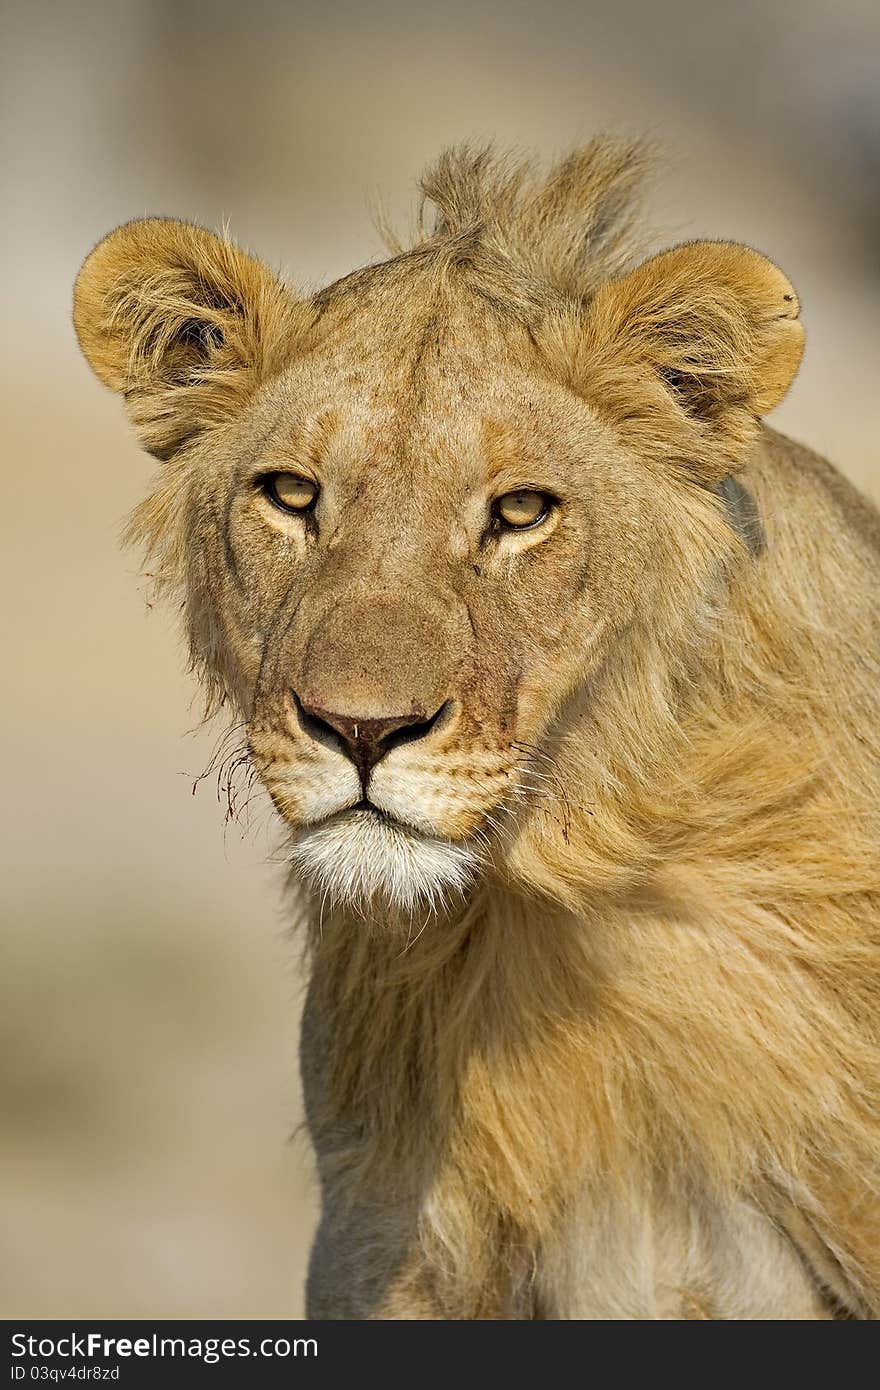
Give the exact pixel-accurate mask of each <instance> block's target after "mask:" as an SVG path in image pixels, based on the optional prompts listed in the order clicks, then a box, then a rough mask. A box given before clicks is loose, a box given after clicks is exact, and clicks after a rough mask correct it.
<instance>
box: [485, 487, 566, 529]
mask: <svg viewBox="0 0 880 1390" xmlns="http://www.w3.org/2000/svg"><path fill="white" fill-rule="evenodd" d="M552 505H553V498H552V497H550V496H549V495H548V494H547V493H546V492H536V491H534V490H533V489H532V488H525V489H523V491H522V492H505V494H504V496H503V497H499V498H498V499H497V500H496V502H495V504H494V505H493V507H492V515H493V516H494V518H495V520H496V521H498V522H500V523H501V525H502V526H509V527H511V528H512V529H513V530H515V531H523V530H525V529H526V527H528V526H537V524H538V522H539V521H543V520H544V518H545V516H546V515H547V513H548V512H549V510H550V508H551V507H552Z"/></svg>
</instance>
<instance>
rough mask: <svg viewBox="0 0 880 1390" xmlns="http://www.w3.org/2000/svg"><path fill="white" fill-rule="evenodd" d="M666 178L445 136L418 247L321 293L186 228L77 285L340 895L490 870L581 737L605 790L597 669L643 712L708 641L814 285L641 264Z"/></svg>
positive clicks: (153, 504) (93, 265)
mask: <svg viewBox="0 0 880 1390" xmlns="http://www.w3.org/2000/svg"><path fill="white" fill-rule="evenodd" d="M638 166H639V156H638V154H637V152H636V151H634V150H632V149H629V148H625V147H622V146H619V145H616V144H613V143H609V142H601V141H600V142H595V143H594V144H593V145H591V146H590V147H588V148H587V149H586V150H584V151H581V152H579V153H577V154H575V155H573V156H571V157H570V158H569V159H568V160H566V161H564V162H563V163H562V164H561V165H560V166H558V167H557V168H556V169H554V170H553V171H552V172H551V173H550V175H549V176H548V177H547V178H545V179H542V180H539V179H534V178H532V177H531V176H530V175H529V172H528V170H527V169H526V168H525V166H522V167H513V166H510V165H509V164H505V163H504V162H503V161H499V160H497V159H494V158H493V157H491V156H488V155H486V154H485V153H482V154H476V155H474V154H471V153H469V152H468V151H466V150H465V151H458V152H454V153H452V154H449V155H446V156H444V158H443V159H442V160H441V161H440V163H439V164H438V166H437V167H436V168H435V170H434V171H433V172H432V173H431V175H430V176H429V177H428V179H427V180H426V182H425V191H426V193H427V195H428V197H429V198H430V199H431V200H432V201H433V202H434V203H435V204H436V205H437V207H438V209H439V213H438V216H437V220H436V224H435V225H434V226H433V227H432V228H431V229H429V230H426V231H425V233H424V235H423V236H422V237H421V239H419V240H418V241H417V244H416V245H415V246H414V247H412V248H410V249H408V250H400V249H398V251H397V253H396V254H394V255H393V256H392V257H391V259H389V260H387V261H385V262H383V263H381V264H378V265H374V266H371V267H368V268H367V269H365V270H361V271H359V272H357V273H355V274H353V275H351V276H349V277H347V278H345V279H343V280H341V281H339V282H338V283H336V284H334V285H332V286H330V287H329V288H328V289H325V290H323V291H321V292H320V293H318V294H316V295H314V296H313V297H311V298H308V299H297V298H296V297H295V296H294V295H293V294H292V293H291V292H290V291H289V290H288V289H286V288H285V287H284V285H283V284H282V283H281V282H280V281H279V280H278V279H277V278H276V277H275V276H274V275H273V274H272V272H271V271H270V270H269V269H268V268H267V267H266V266H264V265H263V264H261V263H260V262H258V261H256V260H254V259H252V258H251V257H249V256H248V255H246V254H244V253H243V252H241V251H240V250H238V249H237V248H235V247H234V246H233V245H232V244H231V243H230V242H229V241H228V240H226V239H224V238H220V237H217V236H214V235H212V234H211V233H210V232H207V231H204V230H202V229H200V228H198V227H194V226H191V225H189V224H187V223H183V222H176V221H169V220H162V219H149V220H146V221H139V222H133V223H130V224H128V225H126V226H123V227H120V228H119V229H117V230H116V231H115V232H112V233H111V234H110V235H109V236H108V237H107V238H106V239H105V240H104V241H102V242H101V243H100V244H99V245H98V246H97V248H96V249H95V250H94V251H93V252H92V253H91V255H90V256H89V257H88V259H87V260H86V262H85V265H84V266H83V269H82V271H81V273H80V276H79V279H78V282H77V287H76V296H75V324H76V329H77V333H78V335H79V339H80V343H81V344H82V347H83V350H84V352H85V354H86V356H87V358H88V359H89V361H90V363H91V365H92V367H93V368H94V370H95V372H96V373H97V375H98V376H99V377H100V378H101V380H102V381H104V382H105V383H106V384H107V385H109V386H111V387H112V388H114V389H115V390H117V391H119V392H121V393H122V394H123V395H124V396H125V399H126V402H127V404H128V407H129V411H130V413H131V416H132V418H133V421H134V423H135V426H136V428H137V430H138V432H139V435H140V437H141V440H142V442H143V444H144V447H145V448H146V449H147V450H148V451H149V452H151V453H153V454H154V455H156V456H157V457H158V458H159V459H161V460H162V468H161V473H160V476H159V478H158V480H157V483H156V486H155V489H154V490H153V492H152V493H151V495H150V496H149V498H148V499H147V501H146V502H145V503H144V504H143V506H142V507H141V509H140V510H139V513H138V514H137V517H136V519H135V528H134V529H135V532H136V534H137V535H138V536H139V537H141V538H144V539H145V540H146V541H147V543H148V545H149V547H150V548H151V550H152V551H153V552H154V554H155V555H156V556H157V557H158V562H159V566H160V569H161V572H162V574H163V576H164V577H165V579H166V580H168V581H170V582H171V583H173V584H174V585H175V586H177V587H179V589H180V590H181V591H182V593H183V595H184V596H185V605H186V613H187V617H188V625H189V632H190V640H191V644H192V650H193V654H194V657H195V659H196V661H197V663H198V665H199V667H200V668H201V669H202V671H203V672H204V673H205V675H206V678H207V680H208V681H209V683H210V685H211V686H212V688H213V689H214V691H215V693H217V694H219V695H221V696H223V697H225V698H226V699H228V700H230V701H232V702H233V704H234V706H235V708H236V709H237V711H239V712H240V715H241V717H242V718H243V719H244V720H245V722H246V724H247V729H248V738H249V746H250V751H251V756H252V758H253V761H254V763H255V765H256V767H257V769H258V771H259V773H260V775H261V777H262V779H263V781H264V782H265V785H266V787H267V788H268V790H269V792H270V793H271V796H272V798H273V800H274V802H275V805H276V807H277V808H278V810H279V811H280V813H281V815H282V816H283V817H284V819H285V820H286V821H287V823H288V825H289V826H290V828H291V830H292V832H293V838H294V843H295V849H294V855H295V861H296V864H297V866H298V868H299V870H300V871H301V873H302V874H303V875H304V876H305V877H306V878H307V879H310V880H311V881H312V882H314V883H315V884H316V885H318V886H319V887H320V888H321V889H323V890H327V891H329V893H330V895H331V896H333V897H336V898H338V899H341V900H344V901H349V902H358V903H361V904H364V903H369V902H371V901H375V900H379V901H382V902H384V903H385V904H390V905H396V906H397V907H398V908H400V909H403V910H404V911H409V910H411V909H412V908H414V907H415V906H417V905H418V904H421V903H429V902H431V901H439V900H441V899H442V898H443V897H444V896H445V895H447V894H448V893H449V891H450V890H458V889H462V888H464V887H466V885H467V884H468V883H469V881H470V880H471V878H472V877H473V875H475V874H478V873H479V872H481V869H482V866H484V865H485V864H486V863H487V862H488V861H489V860H491V859H492V858H493V856H494V857H495V858H496V859H497V858H498V856H499V855H501V856H502V857H504V855H505V854H507V855H508V856H510V855H511V854H512V853H513V850H512V847H513V846H514V845H515V842H516V838H517V835H518V834H519V833H520V832H521V830H522V827H523V826H524V825H525V824H526V823H527V822H528V819H529V816H530V814H532V812H533V809H534V807H535V805H536V804H538V803H540V802H541V801H542V799H545V798H546V795H547V792H548V788H552V786H553V782H554V778H556V777H557V776H558V775H559V774H558V770H557V765H556V761H555V760H554V757H553V756H552V753H551V751H550V750H551V749H552V747H553V741H554V739H556V740H559V739H565V738H568V739H569V740H571V739H572V738H573V737H575V733H573V732H572V731H573V730H574V731H575V732H576V731H577V730H578V729H579V730H580V734H579V735H578V736H579V737H580V739H581V743H582V744H583V743H584V741H585V740H586V741H587V742H588V744H589V746H588V747H582V749H581V757H582V770H583V768H584V767H585V766H586V764H585V763H584V762H583V760H584V759H586V758H589V757H593V759H594V775H596V776H598V775H600V770H601V769H604V771H602V772H601V775H603V776H606V777H607V776H608V775H610V774H609V771H608V769H609V767H610V762H609V760H608V758H606V757H605V754H606V751H607V750H606V749H605V748H604V747H603V741H607V738H608V737H610V734H607V733H606V731H604V730H603V728H602V724H601V719H598V718H597V717H596V712H595V711H596V708H597V706H596V705H595V699H597V698H598V695H597V692H598V691H599V689H600V687H601V684H602V682H603V680H605V681H607V680H611V681H616V682H617V684H618V686H620V687H621V688H622V687H623V686H625V685H626V684H627V683H629V685H630V686H631V687H632V688H636V687H638V689H639V698H640V701H641V704H638V702H634V705H633V708H634V709H636V708H640V709H642V710H643V713H642V715H641V716H639V717H640V718H647V714H646V713H644V711H647V710H649V709H652V708H653V707H654V706H655V705H658V706H659V705H660V704H662V701H663V699H664V692H663V691H662V690H659V689H658V690H652V689H651V685H652V680H653V677H652V674H651V671H652V669H653V668H651V667H650V664H646V663H645V661H644V660H641V659H636V657H635V656H634V652H635V651H636V650H637V649H636V646H635V645H634V643H633V641H632V633H633V632H634V631H636V630H638V632H639V633H640V634H641V638H640V646H639V647H638V650H639V651H644V650H647V648H649V647H651V645H652V644H653V647H654V648H655V649H656V651H657V652H664V651H667V650H669V651H672V650H675V651H677V652H679V653H685V652H686V651H687V650H688V649H689V643H690V642H691V641H692V639H693V634H694V633H695V632H697V631H698V630H699V627H700V622H701V619H702V617H703V616H704V615H705V613H706V612H707V611H708V607H709V606H711V599H712V595H713V593H714V592H715V590H716V589H717V588H718V586H719V584H720V583H722V581H723V577H724V574H725V573H726V571H727V570H728V569H729V567H730V566H731V565H732V564H735V563H737V561H738V557H739V556H740V555H741V554H743V553H744V552H745V549H746V546H745V544H744V539H745V537H744V529H743V528H741V527H737V525H736V520H735V515H734V512H735V508H734V509H733V510H732V509H731V505H730V498H729V495H728V493H727V492H726V491H725V488H726V487H727V483H726V481H725V480H728V479H729V478H730V476H731V475H733V474H734V473H735V472H736V470H737V469H738V468H739V467H740V465H741V464H742V462H743V460H744V459H745V457H746V455H747V452H748V448H749V445H750V442H751V440H752V438H753V436H754V432H755V430H756V427H757V420H758V418H759V417H760V416H761V415H762V414H763V412H765V411H766V410H768V409H769V408H770V407H771V406H773V405H774V404H775V403H776V402H777V401H778V400H779V399H780V398H781V397H782V395H783V394H784V392H785V390H786V389H787V387H788V385H789V382H790V381H791V378H792V376H793V374H794V371H795V369H796V367H797V364H798V360H799V357H800V352H801V344H802V330H801V328H800V326H799V324H798V323H797V321H796V320H797V314H798V304H797V299H796V297H795V294H794V291H793V290H792V288H791V286H790V285H789V283H788V281H787V280H786V279H785V277H784V276H783V275H782V274H781V273H780V272H779V271H778V270H777V269H776V268H775V267H774V266H773V265H772V264H771V263H770V262H769V261H767V260H766V259H765V258H764V257H763V256H761V255H758V254H757V253H756V252H754V251H751V250H749V249H747V248H745V247H742V246H736V245H731V244H727V243H705V242H704V243H699V242H698V243H693V244H689V245H684V246H680V247H677V248H676V249H674V250H671V251H667V252H665V253H663V254H661V255H659V256H657V257H655V258H653V259H651V260H647V261H645V262H643V263H642V264H640V265H638V266H636V268H635V269H630V270H628V271H626V270H624V248H625V233H626V231H627V227H628V222H629V198H628V194H629V190H630V187H631V185H632V184H633V182H634V179H635V175H636V173H637V172H638ZM694 640H695V639H694ZM684 659H685V658H684V657H682V660H684ZM609 673H611V674H609ZM658 717H660V716H659V715H658ZM578 721H580V722H578ZM636 722H638V721H636ZM638 735H639V730H638V729H635V730H634V731H633V740H632V746H631V747H630V748H629V749H628V750H627V756H628V757H631V756H637V753H636V752H634V751H633V750H634V749H636V746H637V742H638ZM574 795H579V796H580V797H581V798H583V797H584V796H585V795H586V792H585V790H584V788H583V787H581V788H580V789H579V790H578V791H577V792H576V793H575V792H572V789H571V788H568V789H567V791H566V792H565V793H564V797H567V798H568V803H567V804H569V805H570V804H571V799H572V797H573V796H574ZM560 796H563V793H562V792H560ZM564 797H563V802H561V803H560V804H563V803H564Z"/></svg>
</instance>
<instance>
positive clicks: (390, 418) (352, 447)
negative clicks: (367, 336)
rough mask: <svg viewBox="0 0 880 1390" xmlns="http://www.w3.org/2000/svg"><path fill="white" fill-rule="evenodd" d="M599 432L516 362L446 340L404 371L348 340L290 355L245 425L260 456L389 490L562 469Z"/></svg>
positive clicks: (583, 411)
mask: <svg viewBox="0 0 880 1390" xmlns="http://www.w3.org/2000/svg"><path fill="white" fill-rule="evenodd" d="M607 433H608V431H607V428H606V427H605V426H603V425H602V423H601V421H600V420H599V419H598V418H597V417H595V416H594V415H593V413H592V412H591V411H590V410H589V408H588V407H587V406H586V405H585V404H584V403H583V402H581V401H575V400H574V398H572V397H571V396H569V394H568V393H567V392H565V391H564V390H563V389H561V388H559V387H558V386H557V385H556V384H555V383H550V382H546V381H544V380H542V379H541V378H540V377H539V376H537V375H536V374H535V373H533V372H532V371H530V370H528V369H527V368H525V367H524V366H521V365H518V364H512V363H508V362H506V361H502V362H499V363H491V362H487V361H486V360H485V359H484V360H483V361H482V362H480V363H479V365H478V364H477V363H476V362H473V361H470V360H468V359H461V358H460V357H459V356H458V355H457V353H456V352H455V351H454V350H452V349H449V350H448V351H447V352H446V353H444V354H442V355H441V360H440V361H439V362H437V363H433V364H432V365H430V366H429V367H426V368H425V369H424V371H423V372H422V373H421V375H420V376H419V377H418V379H416V374H415V373H414V371H413V370H412V365H411V364H409V365H407V364H406V363H405V362H404V363H403V364H401V361H400V358H399V355H395V354H394V353H392V352H389V353H388V354H387V355H382V356H380V357H376V356H374V357H373V358H372V359H371V360H365V356H364V353H363V352H362V351H359V350H357V349H356V348H353V347H352V348H350V350H348V351H346V352H345V353H340V354H339V355H338V356H334V355H333V354H331V353H326V352H321V353H319V354H314V355H312V356H311V357H310V358H309V360H308V361H307V362H305V363H302V362H298V363H296V364H294V365H293V366H292V367H291V368H290V370H289V372H288V373H286V374H285V376H284V377H283V378H282V379H281V380H280V381H279V382H276V383H273V385H272V388H271V390H270V391H269V392H267V394H266V397H265V400H264V401H263V403H262V408H261V410H260V413H259V416H258V418H257V422H256V425H255V427H254V428H253V429H252V435H253V436H254V438H255V440H256V441H257V444H258V447H259V449H260V452H261V455H262V457H263V459H264V460H265V462H266V463H267V466H273V465H274V466H277V467H288V466H294V465H296V464H297V462H300V463H303V464H309V465H311V466H313V467H316V468H318V469H319V470H328V471H330V472H332V473H333V474H335V475H337V476H339V477H343V478H349V479H351V480H352V481H355V482H357V483H358V484H359V485H360V484H362V483H363V482H364V481H366V480H368V481H369V482H370V484H371V485H372V486H373V487H375V488H378V489H380V491H382V492H386V493H388V492H390V493H392V494H394V495H396V496H398V497H400V498H405V497H406V496H408V495H410V496H411V495H413V494H414V493H415V492H416V491H418V490H419V489H420V488H422V489H423V488H424V487H425V486H426V485H430V484H432V483H434V484H439V485H442V488H443V490H444V491H448V489H449V488H450V486H451V485H455V484H460V485H463V486H468V485H482V484H483V483H484V482H485V481H486V479H487V477H488V478H491V477H493V476H495V475H496V474H502V475H503V476H505V477H506V476H507V474H508V472H509V471H510V470H512V473H511V477H510V481H511V483H512V484H513V485H516V484H517V483H526V482H528V481H529V472H530V469H533V468H534V466H536V465H540V466H543V467H544V468H546V469H548V470H550V473H552V475H553V476H554V477H558V478H559V479H560V481H567V480H568V479H569V478H570V476H571V474H572V472H573V470H574V469H575V468H576V467H578V466H580V465H582V463H583V460H584V459H585V458H586V457H588V456H589V453H590V450H591V449H595V448H596V447H599V446H601V443H602V441H603V438H604V437H605V436H606V435H607ZM514 475H518V476H514ZM548 476H549V475H548Z"/></svg>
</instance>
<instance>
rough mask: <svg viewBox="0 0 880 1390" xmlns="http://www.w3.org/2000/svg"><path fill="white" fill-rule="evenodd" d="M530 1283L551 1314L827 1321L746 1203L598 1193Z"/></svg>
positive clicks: (788, 1254)
mask: <svg viewBox="0 0 880 1390" xmlns="http://www.w3.org/2000/svg"><path fill="white" fill-rule="evenodd" d="M532 1287H533V1296H534V1310H533V1316H539V1317H545V1318H582V1319H597V1320H599V1319H664V1320H665V1319H672V1320H682V1319H684V1320H693V1319H705V1318H711V1319H770V1320H777V1319H816V1318H819V1319H821V1318H827V1317H828V1316H829V1314H828V1312H827V1310H826V1309H825V1308H824V1307H823V1304H822V1302H821V1299H820V1298H819V1295H818V1291H817V1289H816V1286H815V1284H814V1282H813V1280H812V1279H811V1278H810V1275H809V1272H808V1271H807V1269H806V1268H805V1266H804V1264H803V1262H802V1261H801V1259H800V1257H799V1255H798V1253H797V1251H796V1250H795V1249H794V1247H793V1246H791V1245H790V1244H789V1242H788V1241H787V1240H786V1239H785V1237H784V1236H783V1235H782V1234H781V1233H780V1232H779V1231H778V1230H777V1229H776V1228H775V1227H774V1226H773V1224H772V1223H771V1222H770V1220H769V1219H768V1218H767V1217H766V1216H765V1215H764V1214H763V1213H762V1212H760V1211H759V1210H758V1209H757V1208H756V1207H754V1206H752V1205H751V1204H750V1203H748V1202H747V1201H745V1200H742V1199H739V1200H733V1201H730V1202H729V1203H725V1204H720V1203H718V1202H716V1201H713V1200H711V1199H709V1198H705V1197H704V1198H699V1197H693V1196H692V1197H690V1198H689V1199H685V1198H683V1197H682V1198H680V1199H677V1198H675V1197H667V1198H666V1199H664V1200H658V1199H657V1198H656V1197H651V1198H649V1197H644V1198H642V1199H640V1198H639V1197H638V1196H633V1197H630V1198H627V1199H623V1198H622V1197H620V1196H615V1197H610V1196H608V1197H605V1198H604V1199H603V1198H602V1197H601V1195H597V1194H595V1193H592V1194H590V1196H589V1198H587V1197H584V1198H583V1199H582V1200H580V1201H579V1202H576V1203H575V1204H574V1206H573V1207H572V1209H571V1210H570V1212H569V1214H568V1216H567V1219H566V1221H565V1222H564V1224H563V1226H562V1227H561V1229H560V1231H559V1233H558V1234H557V1235H556V1236H555V1237H554V1238H553V1239H552V1240H550V1241H549V1242H548V1243H547V1244H546V1245H545V1247H544V1249H543V1250H542V1252H541V1254H540V1256H539V1257H538V1260H537V1262H536V1269H535V1278H534V1283H533V1286H532Z"/></svg>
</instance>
